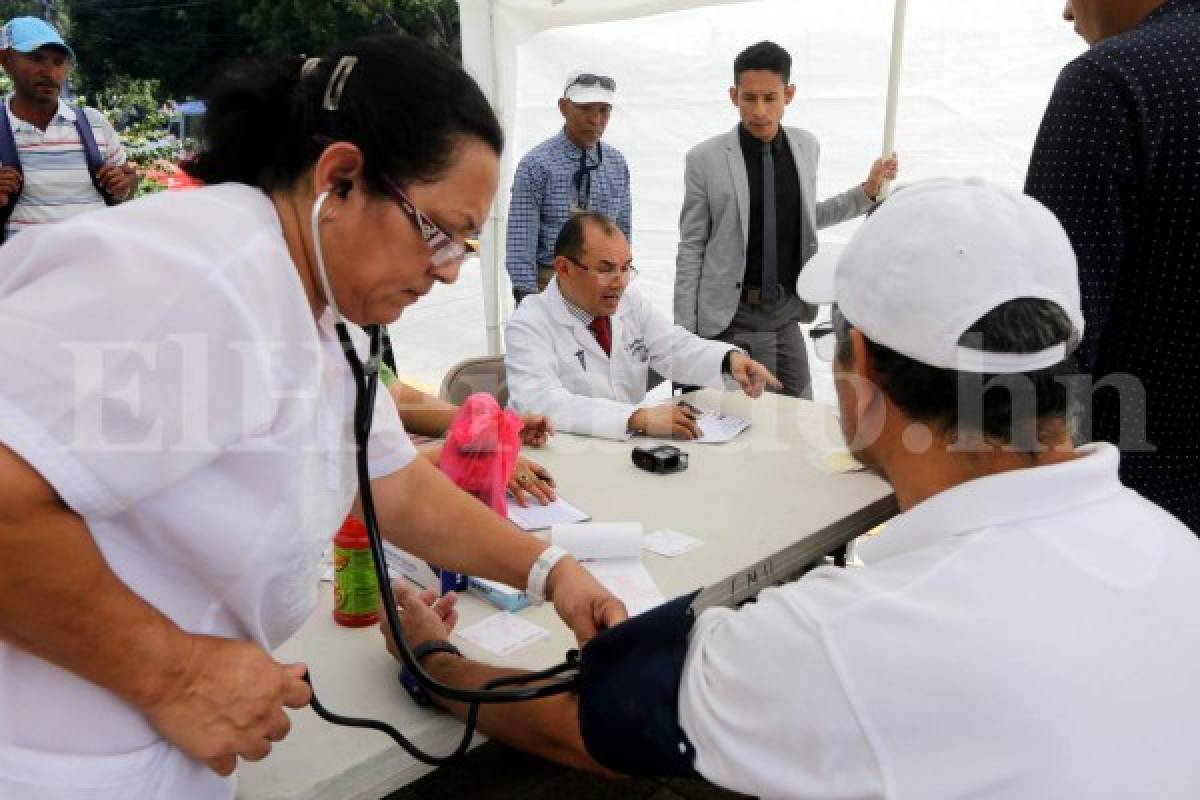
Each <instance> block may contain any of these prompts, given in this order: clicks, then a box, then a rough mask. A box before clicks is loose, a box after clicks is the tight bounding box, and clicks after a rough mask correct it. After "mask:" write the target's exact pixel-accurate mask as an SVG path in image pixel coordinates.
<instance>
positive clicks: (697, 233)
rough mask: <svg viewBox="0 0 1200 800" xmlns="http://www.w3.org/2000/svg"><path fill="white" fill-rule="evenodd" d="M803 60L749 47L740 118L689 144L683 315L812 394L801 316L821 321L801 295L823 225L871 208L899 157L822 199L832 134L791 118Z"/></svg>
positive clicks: (738, 102) (736, 95)
mask: <svg viewBox="0 0 1200 800" xmlns="http://www.w3.org/2000/svg"><path fill="white" fill-rule="evenodd" d="M791 68H792V58H791V56H790V55H788V52H787V51H786V50H784V49H783V48H782V47H780V46H779V45H777V44H775V43H774V42H759V43H758V44H756V45H752V46H751V47H748V48H747V49H745V50H743V51H742V52H741V53H740V54H739V55H738V57H737V59H735V60H734V62H733V80H734V85H733V87H731V88H730V90H729V97H730V99H731V100H732V101H733V104H734V105H735V106H737V108H738V113H739V114H740V116H741V122H740V124H739V125H738V127H737V128H736V129H735V130H733V131H731V132H730V133H724V134H721V135H720V136H716V137H713V138H712V139H709V140H708V141H706V142H702V143H701V144H699V145H697V146H696V147H694V148H692V150H691V151H690V152H689V153H688V154H687V168H686V171H685V173H684V182H685V184H686V188H685V194H684V199H683V210H682V212H680V215H679V253H678V256H677V257H676V261H675V322H676V324H678V325H681V326H683V327H684V328H686V329H688V330H690V331H693V332H694V333H697V334H699V335H700V336H703V337H705V338H708V339H720V340H722V341H726V342H729V343H730V344H733V345H736V346H738V347H741V348H743V349H744V350H746V351H747V352H748V353H749V354H750V356H751V357H752V358H753V359H755V360H756V361H759V362H760V363H762V364H764V365H766V367H767V369H769V370H771V371H772V372H774V373H775V375H776V376H777V377H778V378H779V379H780V381H782V382H783V385H784V393H785V394H789V395H792V396H793V397H806V398H810V399H811V397H812V387H811V382H810V378H809V371H808V357H807V355H806V352H805V347H804V338H803V336H802V335H801V333H800V327H799V325H798V323H800V322H811V321H812V319H813V317H814V316H815V315H816V307H815V306H812V305H809V304H808V303H805V302H804V301H803V300H802V299H801V298H799V297H798V296H797V295H796V278H797V277H798V276H799V274H800V270H801V268H803V266H804V264H805V262H807V261H808V260H809V259H810V258H812V256H813V254H814V253H816V252H817V230H818V229H820V228H825V227H828V226H830V225H836V224H837V223H839V222H845V221H846V220H848V219H853V218H854V217H857V216H859V215H860V214H863V213H866V212H867V211H868V210H869V209H870V208H871V207H872V206H873V205H874V202H875V198H877V197H878V196H879V193H880V192H881V191H882V190H883V186H884V183H885V182H886V181H888V180H891V179H893V178H895V177H896V173H897V161H896V158H895V156H894V155H893V156H892V157H890V158H887V159H877V160H876V161H875V163H874V164H873V165H872V166H871V170H870V174H869V175H868V176H867V180H866V181H864V182H863V183H862V184H861V185H859V186H855V187H854V188H852V189H849V190H848V191H845V192H843V193H841V194H839V195H836V196H834V197H831V198H829V199H827V200H824V201H822V202H820V203H818V202H817V196H816V186H817V160H818V157H819V155H820V145H819V144H818V143H817V140H816V138H815V137H814V136H813V135H812V134H811V133H809V132H808V131H805V130H801V129H800V128H784V127H783V126H782V124H781V123H782V121H783V114H784V111H785V110H786V108H787V106H788V104H789V103H791V102H792V98H793V97H794V96H795V93H796V87H795V86H794V85H792V84H791V83H790V82H789V81H790V79H791Z"/></svg>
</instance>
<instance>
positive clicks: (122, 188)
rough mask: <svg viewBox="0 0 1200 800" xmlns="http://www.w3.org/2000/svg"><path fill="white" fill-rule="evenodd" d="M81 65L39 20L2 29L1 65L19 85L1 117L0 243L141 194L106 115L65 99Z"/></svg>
mask: <svg viewBox="0 0 1200 800" xmlns="http://www.w3.org/2000/svg"><path fill="white" fill-rule="evenodd" d="M74 60H75V53H74V52H73V51H72V50H71V48H70V47H68V46H67V43H66V42H64V41H63V39H62V36H60V35H59V33H58V31H56V30H55V29H54V28H53V27H51V26H50V25H49V24H48V23H46V22H44V21H43V20H40V19H38V18H36V17H17V18H15V19H12V20H10V21H9V22H8V23H7V24H6V25H4V27H3V28H2V29H0V66H3V67H4V71H5V72H6V73H7V74H8V76H9V78H11V79H12V83H13V91H12V94H10V95H9V96H8V97H7V98H5V101H4V105H5V115H4V117H0V221H2V222H3V230H2V231H0V241H2V240H3V239H6V238H7V237H9V236H11V235H12V234H13V233H16V232H17V231H20V230H22V229H24V228H26V227H30V226H33V225H43V224H46V223H51V222H58V221H61V220H63V219H67V218H69V217H73V216H76V215H77V214H80V213H83V212H85V211H91V210H94V209H98V208H103V207H104V206H105V205H106V204H107V205H112V204H115V203H120V202H123V201H125V200H128V199H130V198H131V197H133V195H134V194H135V192H136V190H137V172H136V171H135V169H134V167H133V165H132V164H129V163H128V162H127V160H126V156H125V149H124V148H123V147H122V146H121V142H120V140H119V139H118V137H117V133H116V131H115V130H113V127H112V125H111V124H110V123H109V122H108V120H107V119H106V118H105V117H104V115H103V114H101V113H100V112H99V111H97V110H96V109H94V108H83V107H79V108H75V107H72V106H69V105H67V104H66V103H65V102H63V100H62V97H61V95H62V90H63V86H64V85H65V84H66V81H67V75H68V73H69V72H70V70H71V64H72V63H73V62H74Z"/></svg>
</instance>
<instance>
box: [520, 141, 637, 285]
mask: <svg viewBox="0 0 1200 800" xmlns="http://www.w3.org/2000/svg"><path fill="white" fill-rule="evenodd" d="M601 148H602V149H603V158H599V155H598V154H597V150H598V149H601ZM582 153H583V151H582V150H580V149H579V148H578V147H576V146H575V145H574V144H573V143H572V142H571V140H570V139H568V138H567V135H566V133H564V132H563V131H559V132H558V134H557V135H555V136H553V137H552V138H550V139H547V140H546V141H544V142H542V143H541V144H539V145H538V146H537V147H535V148H533V149H532V150H530V151H529V152H528V153H526V154H525V157H524V158H522V159H521V163H519V164H517V174H516V175H515V176H514V177H513V186H512V201H511V203H510V205H509V208H508V237H507V245H506V256H507V257H506V261H505V267H506V268H507V269H508V277H509V278H510V279H511V280H512V285H513V286H514V287H515V288H517V289H524V290H526V291H537V268H538V265H539V264H540V265H544V266H549V265H550V264H551V263H552V262H553V261H554V241H555V239H557V238H558V232H559V231H561V230H562V227H563V225H565V224H566V222H567V218H568V217H569V216H570V213H571V207H572V206H574V205H578V206H579V207H581V208H583V209H584V210H587V211H598V212H600V213H601V214H607V215H608V216H610V217H612V218H613V219H614V220H615V221H616V223H617V227H619V228H620V229H621V231H622V232H623V233H624V234H625V238H627V239H629V240H630V241H631V242H632V241H633V236H632V233H633V232H632V228H633V201H632V199H631V197H630V193H629V166H628V165H627V164H626V163H625V157H624V156H623V155H621V153H620V151H618V150H617V149H616V148H615V147H613V146H612V145H608V144H604V143H603V142H601V143H600V144H597V145H596V147H595V148H593V149H591V150H589V151H588V154H587V163H588V165H589V166H594V165H596V164H597V162H599V166H596V168H595V169H593V170H591V171H590V172H589V173H588V174H589V175H590V178H591V186H590V187H588V184H587V181H586V180H584V181H583V186H582V187H581V188H578V189H577V188H576V186H575V175H576V173H577V172H578V171H579V159H580V156H581V155H582ZM589 188H590V191H588V192H587V196H586V197H585V196H584V192H583V189H589Z"/></svg>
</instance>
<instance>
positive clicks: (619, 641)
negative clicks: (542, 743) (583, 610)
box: [579, 590, 700, 775]
mask: <svg viewBox="0 0 1200 800" xmlns="http://www.w3.org/2000/svg"><path fill="white" fill-rule="evenodd" d="M699 593H700V592H699V591H698V590H697V591H695V592H692V593H691V594H690V595H682V596H680V597H677V598H675V599H674V600H671V601H670V602H667V603H664V604H662V605H661V606H659V607H657V608H654V609H651V610H650V611H646V612H645V613H642V614H639V615H638V616H636V617H633V618H632V619H629V620H627V621H626V622H623V623H621V624H620V625H618V626H616V627H615V628H610V629H609V630H606V631H603V632H601V633H600V634H599V635H598V636H597V637H596V638H594V639H592V641H591V642H589V643H588V644H587V646H586V647H584V649H583V653H582V671H581V673H580V685H579V727H580V730H581V732H582V734H583V742H584V745H585V746H586V747H587V750H588V753H590V754H591V756H592V758H594V759H595V760H596V761H597V762H599V763H600V764H602V765H604V766H605V767H608V768H609V769H612V770H615V771H617V772H623V773H625V774H627V775H694V774H695V770H694V767H693V762H694V760H695V757H696V749H695V748H694V747H693V746H692V743H691V742H690V741H689V740H688V738H687V735H686V734H685V733H684V732H683V728H681V727H680V726H679V683H680V679H681V677H682V675H683V664H684V660H685V659H686V657H687V649H688V635H689V634H690V632H691V630H692V624H693V623H694V622H695V614H694V613H693V611H692V601H693V600H695V599H696V595H697V594H699Z"/></svg>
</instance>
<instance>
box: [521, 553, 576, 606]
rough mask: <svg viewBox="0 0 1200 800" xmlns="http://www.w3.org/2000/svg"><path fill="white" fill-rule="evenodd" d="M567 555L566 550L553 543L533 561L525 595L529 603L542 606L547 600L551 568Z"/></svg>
mask: <svg viewBox="0 0 1200 800" xmlns="http://www.w3.org/2000/svg"><path fill="white" fill-rule="evenodd" d="M566 555H567V551H566V550H563V549H562V548H561V547H559V546H558V545H556V544H552V545H550V546H549V547H547V548H546V549H545V550H543V551H542V552H541V554H540V555H539V556H538V557H537V559H536V560H535V561H534V562H533V566H532V567H530V568H529V578H528V580H526V582H525V597H526V598H527V599H528V600H529V605H531V606H540V605H541V604H542V603H544V602H546V579H547V578H549V577H550V570H552V569H554V565H555V564H557V563H558V562H559V561H562V559H563V558H564V557H565V556H566Z"/></svg>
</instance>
